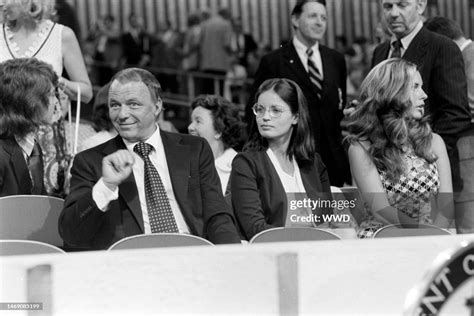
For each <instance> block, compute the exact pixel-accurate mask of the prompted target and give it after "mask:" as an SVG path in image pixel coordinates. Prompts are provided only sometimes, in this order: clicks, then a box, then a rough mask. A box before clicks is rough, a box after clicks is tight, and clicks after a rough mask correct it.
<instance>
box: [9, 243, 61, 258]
mask: <svg viewBox="0 0 474 316" xmlns="http://www.w3.org/2000/svg"><path fill="white" fill-rule="evenodd" d="M5 244H11V245H12V244H18V245H21V244H23V245H29V246H32V245H35V246H34V247H37V248H38V249H39V250H45V252H44V253H28V252H25V253H18V254H3V250H2V248H3V245H5ZM46 250H49V251H46ZM57 253H62V254H66V252H65V251H64V250H62V249H61V248H58V247H56V246H53V245H50V244H48V243H45V242H41V241H35V240H24V239H1V240H0V257H8V256H23V255H31V256H33V255H43V254H44V255H49V254H57Z"/></svg>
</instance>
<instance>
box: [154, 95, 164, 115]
mask: <svg viewBox="0 0 474 316" xmlns="http://www.w3.org/2000/svg"><path fill="white" fill-rule="evenodd" d="M155 106H156V109H155V116H156V117H158V116H159V115H160V113H161V111H163V100H162V99H161V98H159V99H158V100H157V101H156V102H155Z"/></svg>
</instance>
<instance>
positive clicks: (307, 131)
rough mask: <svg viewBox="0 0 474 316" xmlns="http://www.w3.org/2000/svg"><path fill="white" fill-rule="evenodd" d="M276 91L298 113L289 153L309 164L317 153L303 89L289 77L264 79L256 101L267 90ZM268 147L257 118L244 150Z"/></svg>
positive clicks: (258, 149)
mask: <svg viewBox="0 0 474 316" xmlns="http://www.w3.org/2000/svg"><path fill="white" fill-rule="evenodd" d="M266 91H273V92H275V93H276V94H277V95H278V96H279V97H280V98H281V99H282V100H283V101H285V102H286V103H287V104H288V106H289V107H290V109H291V112H292V113H293V114H298V122H297V124H296V125H295V127H294V128H293V132H292V134H291V138H290V144H289V145H288V149H287V152H286V153H287V155H288V157H289V158H290V159H293V157H294V158H295V159H296V161H297V162H298V164H301V165H307V164H312V163H313V162H314V157H315V155H316V150H315V145H314V138H313V132H312V129H311V125H310V121H309V112H308V106H307V103H306V98H305V96H304V95H303V91H301V88H300V87H299V86H298V84H297V83H296V82H294V81H292V80H289V79H283V78H275V79H268V80H266V81H264V82H263V83H262V84H261V85H260V87H259V88H258V91H257V93H256V94H255V101H257V100H258V97H259V96H260V95H261V94H262V93H264V92H266ZM267 148H268V141H267V139H265V138H264V137H262V136H261V135H260V133H259V131H258V127H257V123H256V119H255V117H254V119H253V120H252V122H251V128H250V136H249V141H248V142H247V144H245V146H244V151H261V150H266V149H267Z"/></svg>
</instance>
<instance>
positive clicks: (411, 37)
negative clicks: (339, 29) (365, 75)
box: [372, 0, 471, 192]
mask: <svg viewBox="0 0 474 316" xmlns="http://www.w3.org/2000/svg"><path fill="white" fill-rule="evenodd" d="M381 3H382V6H383V16H384V18H385V20H386V22H387V25H388V27H389V28H390V30H391V32H392V33H393V36H392V39H391V40H390V41H386V42H385V43H382V44H380V45H379V46H377V47H376V48H375V51H374V55H373V59H372V67H373V66H375V65H376V64H378V63H379V62H381V61H383V60H385V59H387V58H391V57H401V58H403V59H405V60H408V61H410V62H412V63H414V64H416V65H418V67H419V69H420V73H421V77H422V79H423V90H424V91H425V92H426V94H427V95H428V99H427V100H426V101H425V108H426V111H425V114H428V115H430V116H431V120H432V121H431V126H432V128H433V131H434V132H436V133H438V134H439V135H440V136H441V137H442V138H443V140H444V142H445V143H446V148H447V150H448V155H449V160H450V163H451V173H452V178H453V189H454V191H455V192H459V191H461V190H462V186H463V184H462V179H461V178H460V174H459V155H458V151H457V147H456V142H457V140H458V139H459V134H460V133H461V132H463V131H464V130H466V129H467V128H468V127H469V122H470V120H471V118H470V114H469V110H468V105H467V88H466V76H465V73H464V63H463V58H462V54H461V51H460V50H459V48H458V47H457V46H456V44H454V43H453V42H452V41H451V40H449V39H447V38H445V37H443V36H441V35H438V34H435V33H432V32H430V31H428V30H427V29H426V28H424V27H423V22H422V14H423V12H424V10H425V8H426V0H404V1H400V0H381ZM400 43H401V45H400ZM398 46H400V47H399V48H398Z"/></svg>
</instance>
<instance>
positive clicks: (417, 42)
mask: <svg viewBox="0 0 474 316" xmlns="http://www.w3.org/2000/svg"><path fill="white" fill-rule="evenodd" d="M426 32H429V31H427V30H425V29H424V28H422V29H421V30H420V31H419V32H418V34H416V36H415V37H414V38H413V40H412V41H411V43H410V45H409V46H408V48H407V50H406V51H405V54H403V59H405V60H407V61H410V62H412V63H415V64H417V65H418V66H421V65H423V64H424V63H423V59H424V58H425V56H426V54H427V51H426V50H427V48H428V44H429V41H428V38H427V36H426V35H427V34H426Z"/></svg>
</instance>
